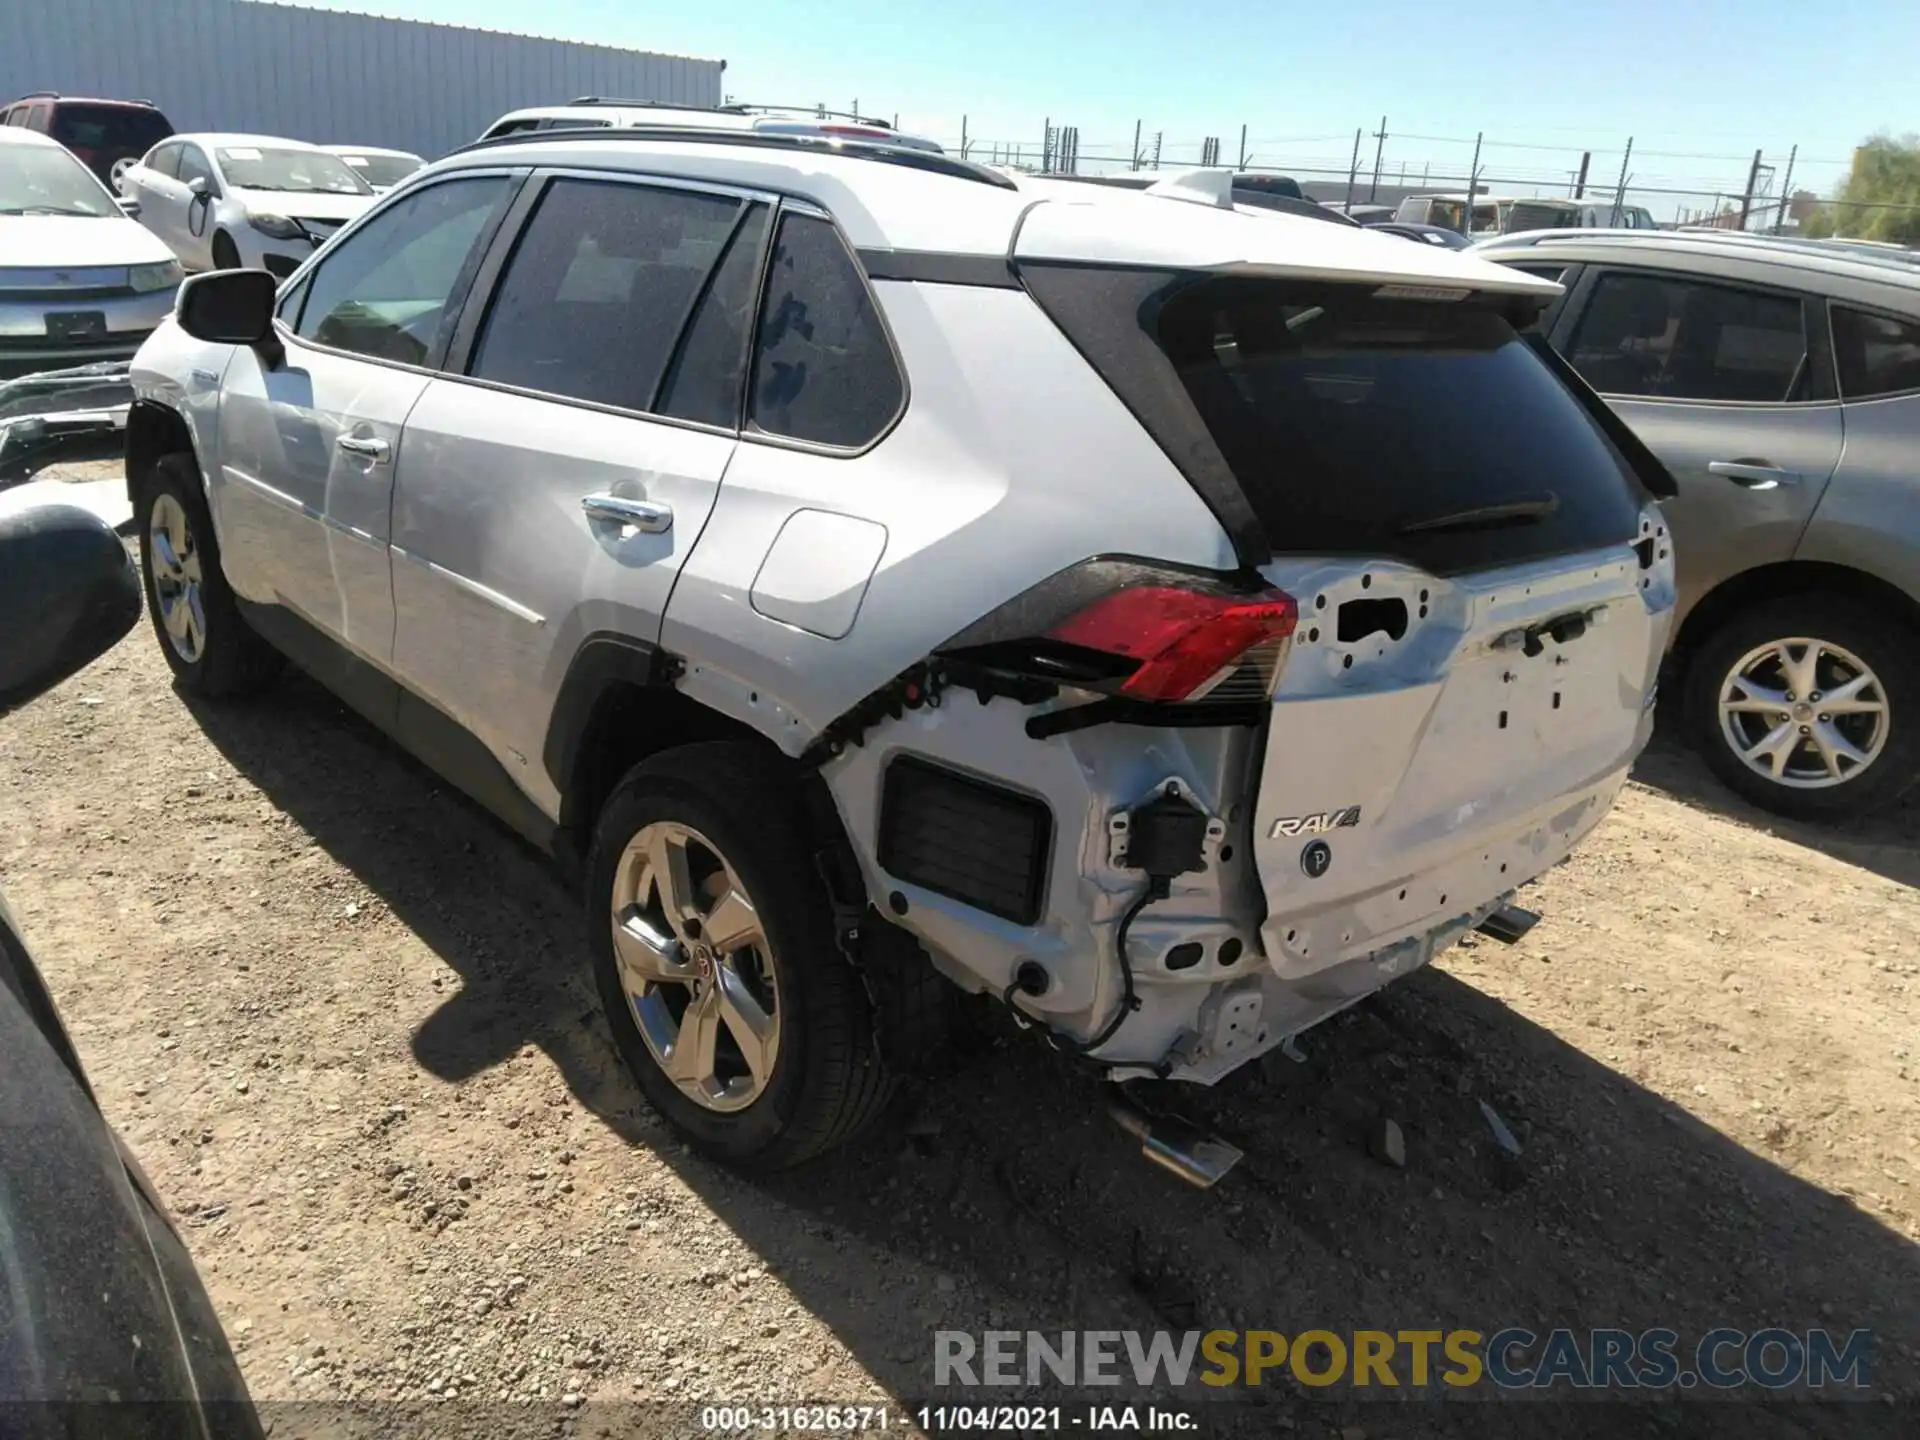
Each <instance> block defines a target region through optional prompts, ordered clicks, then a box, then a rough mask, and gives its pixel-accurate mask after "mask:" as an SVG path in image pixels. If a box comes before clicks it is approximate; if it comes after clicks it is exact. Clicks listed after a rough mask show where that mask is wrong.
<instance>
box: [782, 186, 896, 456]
mask: <svg viewBox="0 0 1920 1440" xmlns="http://www.w3.org/2000/svg"><path fill="white" fill-rule="evenodd" d="M905 391H906V382H905V381H904V380H903V379H902V378H901V375H900V368H899V366H898V364H897V363H896V362H895V361H894V358H893V347H892V346H891V345H889V344H888V342H887V334H886V331H885V329H884V328H883V327H882V325H881V323H880V315H879V312H878V311H877V310H876V309H875V308H874V303H873V296H872V294H871V293H869V291H868V290H867V285H866V281H865V279H864V278H863V277H862V275H861V274H860V271H859V269H858V267H857V266H856V265H855V264H854V259H853V255H852V254H851V253H850V252H849V251H848V249H847V247H846V245H845V243H844V242H843V241H842V240H841V239H840V235H839V233H838V232H837V231H836V230H835V229H834V228H833V226H832V225H831V224H830V223H829V222H827V221H825V220H822V219H820V218H819V217H817V216H813V215H802V214H788V215H783V216H782V217H781V219H780V231H779V234H778V235H777V236H776V237H775V239H774V246H773V255H772V258H771V260H770V261H769V262H768V265H767V290H766V302H765V304H764V306H763V308H762V310H761V314H760V335H759V339H758V342H757V344H756V345H755V347H754V356H753V385H752V390H751V392H750V396H749V399H748V403H747V422H748V424H749V425H750V426H752V427H753V428H754V429H757V430H759V431H761V432H762V433H764V434H768V435H781V436H785V437H787V438H788V439H792V440H809V441H812V442H813V443H815V444H818V445H836V446H845V447H848V448H855V447H858V446H861V445H865V444H867V443H869V442H870V441H872V440H873V439H874V438H875V437H876V436H878V435H879V434H880V432H881V431H883V430H885V429H886V428H887V426H888V425H890V424H891V423H892V422H893V417H894V416H895V415H897V414H899V413H900V404H901V401H902V399H903V398H904V395H905Z"/></svg>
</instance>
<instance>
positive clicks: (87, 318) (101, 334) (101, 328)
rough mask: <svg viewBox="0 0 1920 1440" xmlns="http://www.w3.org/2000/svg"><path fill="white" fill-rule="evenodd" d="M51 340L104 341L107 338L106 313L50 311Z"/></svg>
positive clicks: (48, 326) (49, 328)
mask: <svg viewBox="0 0 1920 1440" xmlns="http://www.w3.org/2000/svg"><path fill="white" fill-rule="evenodd" d="M47 338H48V339H49V340H104V339H106V338H107V317H106V312H104V311H101V310H50V311H48V312H47Z"/></svg>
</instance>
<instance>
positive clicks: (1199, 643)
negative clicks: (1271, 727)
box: [1049, 585, 1300, 701]
mask: <svg viewBox="0 0 1920 1440" xmlns="http://www.w3.org/2000/svg"><path fill="white" fill-rule="evenodd" d="M1299 618H1300V612H1299V607H1298V606H1296V605H1295V604H1294V601H1293V597H1292V596H1291V595H1287V594H1285V593H1284V592H1282V591H1279V590H1270V591H1267V592H1265V593H1264V594H1258V595H1249V596H1245V597H1238V596H1225V595H1208V594H1204V593H1202V592H1200V591H1196V590H1186V589H1176V588H1174V587H1172V586H1166V585H1142V586H1138V587H1136V588H1134V589H1130V590H1121V591H1119V592H1117V593H1115V594H1112V595H1108V596H1105V597H1104V598H1102V599H1100V600H1096V601H1095V602H1094V603H1093V604H1092V605H1089V606H1088V607H1087V608H1086V609H1084V610H1082V611H1080V612H1079V613H1078V614H1075V615H1072V616H1069V617H1068V618H1067V619H1066V620H1065V621H1063V622H1062V623H1061V624H1059V625H1056V626H1055V627H1054V628H1053V629H1052V630H1051V631H1050V632H1049V634H1050V635H1051V637H1052V638H1053V639H1055V640H1058V641H1061V642H1062V643H1064V644H1068V645H1077V646H1080V647H1082V648H1083V649H1087V650H1095V651H1098V652H1100V653H1101V654H1103V655H1114V656H1119V657H1122V658H1124V659H1127V660H1132V661H1135V662H1136V668H1135V669H1134V671H1133V673H1132V674H1130V675H1128V676H1127V677H1126V679H1125V680H1124V681H1122V682H1121V685H1120V693H1121V694H1122V695H1125V696H1128V697H1129V698H1131V699H1135V700H1159V701H1190V700H1200V699H1203V698H1205V697H1206V696H1207V695H1208V694H1210V693H1212V692H1213V691H1214V690H1215V689H1217V688H1218V687H1219V686H1220V685H1221V684H1222V683H1223V682H1224V681H1226V680H1227V679H1228V678H1229V677H1230V676H1232V675H1233V674H1234V673H1235V672H1236V671H1237V670H1240V669H1241V668H1242V667H1243V666H1247V665H1252V666H1254V667H1256V668H1257V669H1258V670H1259V672H1260V673H1259V675H1258V678H1257V683H1258V684H1259V685H1260V686H1261V693H1263V694H1265V693H1269V692H1271V690H1272V687H1273V682H1274V680H1275V679H1277V678H1278V676H1279V672H1280V663H1281V661H1282V660H1283V659H1284V658H1285V644H1286V642H1287V640H1288V639H1289V638H1291V636H1292V635H1293V627H1294V624H1295V623H1296V622H1297V621H1298V620H1299Z"/></svg>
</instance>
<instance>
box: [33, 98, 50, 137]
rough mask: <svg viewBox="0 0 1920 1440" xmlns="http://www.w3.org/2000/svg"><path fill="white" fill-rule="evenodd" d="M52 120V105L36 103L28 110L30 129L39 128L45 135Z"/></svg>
mask: <svg viewBox="0 0 1920 1440" xmlns="http://www.w3.org/2000/svg"><path fill="white" fill-rule="evenodd" d="M52 121H53V107H52V106H50V105H34V106H30V107H29V108H28V110H27V129H29V130H38V131H39V132H40V133H41V134H43V135H44V134H45V133H46V131H47V126H48V125H49V124H51V123H52Z"/></svg>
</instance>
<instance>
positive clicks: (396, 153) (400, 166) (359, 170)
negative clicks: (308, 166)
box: [320, 145, 427, 195]
mask: <svg viewBox="0 0 1920 1440" xmlns="http://www.w3.org/2000/svg"><path fill="white" fill-rule="evenodd" d="M320 148H321V149H322V150H325V151H326V152H327V153H328V154H329V155H338V156H339V157H340V158H341V159H342V160H344V161H346V162H347V164H348V165H349V166H350V167H352V169H353V171H354V173H355V174H357V175H358V176H359V177H360V178H361V179H362V180H364V181H366V182H367V184H369V185H371V186H372V187H373V192H374V194H376V195H380V194H384V193H385V192H387V191H388V190H391V189H392V188H393V187H394V186H396V185H398V184H399V183H400V182H401V181H402V180H404V179H406V178H407V176H409V175H411V174H413V172H414V171H416V170H418V169H419V168H420V167H421V166H422V165H425V164H426V163H427V162H426V161H425V160H423V159H421V158H420V157H419V156H418V155H416V154H414V153H413V152H412V151H411V150H383V149H381V148H380V147H379V146H378V145H322V146H321V147H320Z"/></svg>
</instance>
